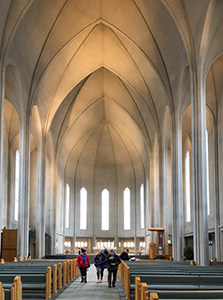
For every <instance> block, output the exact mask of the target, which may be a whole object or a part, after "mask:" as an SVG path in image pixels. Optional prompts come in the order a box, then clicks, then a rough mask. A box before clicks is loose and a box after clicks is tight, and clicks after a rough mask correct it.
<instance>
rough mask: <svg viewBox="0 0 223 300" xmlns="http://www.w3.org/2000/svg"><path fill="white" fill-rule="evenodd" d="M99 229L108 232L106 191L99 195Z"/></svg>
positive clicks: (107, 197) (107, 194)
mask: <svg viewBox="0 0 223 300" xmlns="http://www.w3.org/2000/svg"><path fill="white" fill-rule="evenodd" d="M101 229H102V230H109V191H108V190H107V189H104V190H103V191H102V193H101Z"/></svg>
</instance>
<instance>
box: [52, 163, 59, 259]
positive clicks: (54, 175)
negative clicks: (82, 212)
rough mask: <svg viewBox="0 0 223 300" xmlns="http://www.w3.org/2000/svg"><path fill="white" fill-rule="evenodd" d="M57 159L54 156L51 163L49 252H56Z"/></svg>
mask: <svg viewBox="0 0 223 300" xmlns="http://www.w3.org/2000/svg"><path fill="white" fill-rule="evenodd" d="M56 161H57V160H56V159H55V158H54V160H53V162H52V164H53V166H52V170H51V171H52V178H51V180H52V181H51V184H52V199H51V201H52V209H51V216H52V218H51V220H52V221H51V226H50V228H51V252H52V254H56V201H57V162H56Z"/></svg>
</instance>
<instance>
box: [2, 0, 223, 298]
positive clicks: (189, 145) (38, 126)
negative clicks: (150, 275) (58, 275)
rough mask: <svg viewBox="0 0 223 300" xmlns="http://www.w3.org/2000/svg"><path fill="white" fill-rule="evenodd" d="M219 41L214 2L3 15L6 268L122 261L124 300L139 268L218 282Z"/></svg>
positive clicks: (66, 3)
mask: <svg viewBox="0 0 223 300" xmlns="http://www.w3.org/2000/svg"><path fill="white" fill-rule="evenodd" d="M222 36H223V1H222V0H112V1H109V0H82V1H78V0H2V1H1V3H0V129H1V130H0V162H1V163H0V228H1V230H2V239H0V249H1V258H2V259H3V260H2V261H5V262H9V261H11V262H13V261H14V260H19V258H21V259H22V260H24V257H27V258H28V257H31V258H32V259H43V258H49V259H50V257H51V259H56V257H57V258H58V259H66V260H69V259H76V257H77V253H78V252H80V253H81V250H80V249H85V250H86V251H87V255H89V258H90V262H91V263H92V262H93V260H92V258H93V256H95V255H96V253H97V252H98V251H103V250H104V249H106V251H110V250H115V253H116V254H120V253H122V252H123V251H125V249H128V250H129V256H130V258H131V259H135V260H136V261H134V263H133V262H132V265H129V266H128V263H123V265H122V264H121V265H120V266H119V270H121V271H118V272H123V273H120V277H122V274H124V272H130V273H129V274H130V275H129V279H127V281H128V282H129V285H126V284H124V283H123V282H124V281H122V283H123V285H124V286H125V287H126V286H128V288H127V290H126V291H125V292H126V295H127V297H130V294H131V293H132V290H134V289H135V281H134V280H135V277H138V275H139V277H140V274H141V273H143V272H144V271H143V270H142V272H141V273H140V272H139V274H138V273H137V272H138V271H139V269H138V267H137V266H138V265H135V264H136V263H137V259H140V260H143V259H144V260H145V259H147V260H151V259H152V258H153V260H154V261H155V262H156V261H157V260H158V259H160V260H162V262H163V261H165V262H164V266H163V265H162V267H163V268H166V266H167V265H165V264H170V263H172V265H175V266H178V265H177V264H179V266H180V264H181V263H182V264H183V265H184V266H185V269H187V268H189V267H191V268H192V266H190V265H187V263H188V264H189V263H190V262H191V261H193V264H195V265H196V266H193V267H196V268H198V267H199V268H201V267H202V268H208V266H209V264H210V261H211V262H212V263H213V265H214V266H213V268H215V265H217V264H218V268H220V267H219V265H220V262H221V261H223V188H222V187H223V176H222V174H223V160H222V156H223V113H222V109H223V84H222V82H223V38H222ZM148 229H150V231H149V230H148ZM10 236H15V238H10ZM11 241H13V242H12V243H11ZM83 253H84V252H83ZM116 254H115V255H116ZM167 260H168V262H167ZM169 260H170V261H169ZM213 260H214V262H213ZM185 261H186V262H185ZM55 262H56V261H55ZM62 262H63V261H61V263H62ZM155 262H149V263H150V264H152V263H155ZM42 263H43V262H42ZM149 263H148V264H149ZM5 264H7V263H5ZM27 264H28V263H27ZM74 264H75V263H72V265H70V267H67V268H73V266H74ZM56 265H57V266H56V268H57V269H58V268H59V262H58V263H56ZM71 266H72V267H71ZM152 266H154V265H151V266H150V267H151V269H152ZM49 267H52V265H49ZM141 267H142V269H143V265H141ZM44 268H45V267H44ZM52 268H53V267H52ZM60 268H61V267H60ZM93 268H94V266H92V267H91V268H90V270H93ZM124 268H126V269H124ZM128 268H130V271H129V269H128ZM131 268H132V269H131ZM134 268H135V269H134ZM160 268H161V267H160ZM167 268H168V267H167ZM216 268H217V266H216ZM52 270H53V269H52ZM72 270H73V269H72ZM125 270H127V271H125ZM158 270H159V267H157V271H158ZM199 270H200V269H199ZM44 272H45V273H44V274H45V275H46V272H47V269H46V270H45V269H44ZM92 272H93V271H92ZM154 272H155V271H154ZM174 272H175V274H178V272H180V271H179V269H177V267H176V269H175V271H174ZM188 272H189V271H188ZM199 272H200V271H199ZM207 272H209V271H208V270H207ZM221 272H222V274H223V269H222V270H221ZM48 273H50V271H49V270H48ZM68 273H69V272H68ZM133 273H134V274H135V275H137V276H135V275H134V276H133V275H132V274H133ZM70 274H73V278H76V277H75V276H78V274H74V272H73V271H70ZM92 274H94V273H92ZM0 275H1V273H0ZM45 275H44V276H45ZM51 275H52V276H53V274H51ZM67 276H68V275H67ZM69 276H70V279H71V277H72V276H71V275H69ZM92 276H94V275H92ZM131 276H133V277H131ZM146 276H147V275H145V276H144V277H140V278H141V281H142V282H143V280H144V279H145V281H144V283H146V282H147V277H146ZM154 276H155V275H154ZM176 276H177V275H176ZM179 276H180V275H179ZM188 276H189V275H188ZM194 276H195V275H194ZM196 276H197V275H196ZM207 276H208V275H207ZM222 276H223V275H222ZM40 277H41V276H40ZM88 277H89V278H88V282H87V284H86V285H85V287H86V288H87V286H88V287H89V286H90V282H91V276H88ZM164 277H165V276H164V275H163V280H164V279H165V278H164ZM44 278H45V277H44ZM64 278H65V277H64ZM67 278H68V277H67ZM104 278H105V276H104ZM132 278H133V279H132ZM143 278H144V279H143ZM154 278H155V277H154ZM190 278H191V277H190ZM184 279H185V278H184ZM1 280H3V279H2V277H0V282H1ZM25 280H26V279H25V277H24V286H23V288H25ZM41 280H42V279H41ZM44 280H45V279H44ZM121 280H124V279H123V278H122V279H121ZM137 280H138V279H137ZM188 280H189V279H188ZM191 280H192V279H191ZM211 280H212V279H210V280H209V281H208V280H207V289H208V288H209V284H211V283H210V282H212V281H211ZM17 281H18V282H19V280H17ZM133 281H134V282H133ZM176 281H177V280H176ZM2 282H3V281H2ZM21 282H22V284H23V280H21ZM188 282H189V281H188ZM191 282H192V281H191ZM199 282H200V281H199ZM201 282H202V280H201ZM219 282H220V277H219ZM222 282H223V280H222ZM3 283H4V282H3ZM148 283H151V286H152V285H153V283H154V290H156V288H157V286H156V283H155V279H154V281H151V282H150V281H149V279H148ZM94 284H96V283H94ZM103 284H104V283H103V282H102V285H101V287H103ZM139 284H141V283H139V281H137V287H138V285H139ZM3 285H4V284H3ZM188 285H189V283H188ZM195 285H196V284H195V283H194V286H195ZM216 285H217V283H216ZM142 286H143V285H142ZM182 286H183V285H181V287H182ZM219 286H220V283H219ZM92 287H93V283H92ZM155 287H156V288H155ZM190 287H191V285H190ZM184 288H185V286H184ZM199 288H200V286H199ZM221 288H222V290H223V286H221ZM19 289H20V288H19ZM145 290H147V288H145ZM115 291H116V292H117V295H116V296H117V297H119V296H118V289H117V288H116V287H115V288H114V289H112V288H111V289H110V291H109V292H108V298H106V296H105V294H104V298H103V299H111V298H109V295H110V294H111V292H114V293H115ZM142 291H143V288H142ZM82 292H83V293H84V288H83V291H82ZM104 293H106V292H105V290H104ZM137 293H138V292H136V294H137ZM140 293H141V292H140ZM142 293H143V292H142ZM93 294H94V287H93V292H92V297H93ZM161 294H162V293H160V294H158V296H159V297H161V296H162V297H165V294H164V293H163V295H161ZM46 295H47V297H49V291H48V290H47V292H46ZM137 295H138V294H137ZM140 295H141V294H140ZM179 295H180V294H179ZM179 295H178V296H179ZM216 295H217V292H216ZM97 297H99V296H97ZM137 297H138V296H137ZM145 297H146V296H145ZM151 297H153V296H152V295H151ZM154 297H156V296H154ZM171 297H173V296H172V294H171ZM180 297H182V295H180ZM180 297H179V298H180ZM202 297H203V296H201V298H202ZM212 297H213V295H212ZM219 297H222V295H220V296H219ZM65 298H66V297H65ZM65 298H64V299H65ZM77 298H78V299H81V298H80V297H79V296H78V297H77ZM99 298H100V297H99ZM99 298H97V299H99ZM190 298H193V297H190ZM222 298H223V297H222ZM137 299H140V298H137ZM160 299H162V298H160Z"/></svg>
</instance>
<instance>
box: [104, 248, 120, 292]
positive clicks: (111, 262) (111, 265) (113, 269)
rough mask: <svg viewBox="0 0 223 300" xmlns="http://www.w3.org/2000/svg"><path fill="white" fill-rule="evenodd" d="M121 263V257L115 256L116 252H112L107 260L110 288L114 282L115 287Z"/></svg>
mask: <svg viewBox="0 0 223 300" xmlns="http://www.w3.org/2000/svg"><path fill="white" fill-rule="evenodd" d="M120 263H121V260H120V258H119V256H118V255H116V254H115V251H114V250H111V251H110V254H109V255H108V256H107V260H106V264H107V268H108V287H111V281H112V286H113V287H115V284H116V277H117V272H118V265H119V264H120ZM112 274H113V280H111V277H112Z"/></svg>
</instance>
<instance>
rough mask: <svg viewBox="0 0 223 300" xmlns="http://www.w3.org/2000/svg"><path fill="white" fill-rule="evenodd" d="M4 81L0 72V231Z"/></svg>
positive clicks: (0, 226) (0, 219) (0, 215)
mask: <svg viewBox="0 0 223 300" xmlns="http://www.w3.org/2000/svg"><path fill="white" fill-rule="evenodd" d="M1 65H2V64H0V66H1ZM4 97H5V90H4V79H3V74H2V72H0V229H2V213H3V212H2V201H3V198H2V197H3V144H4V142H3V141H4V132H3V130H4V129H3V128H4ZM0 253H1V239H0Z"/></svg>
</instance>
